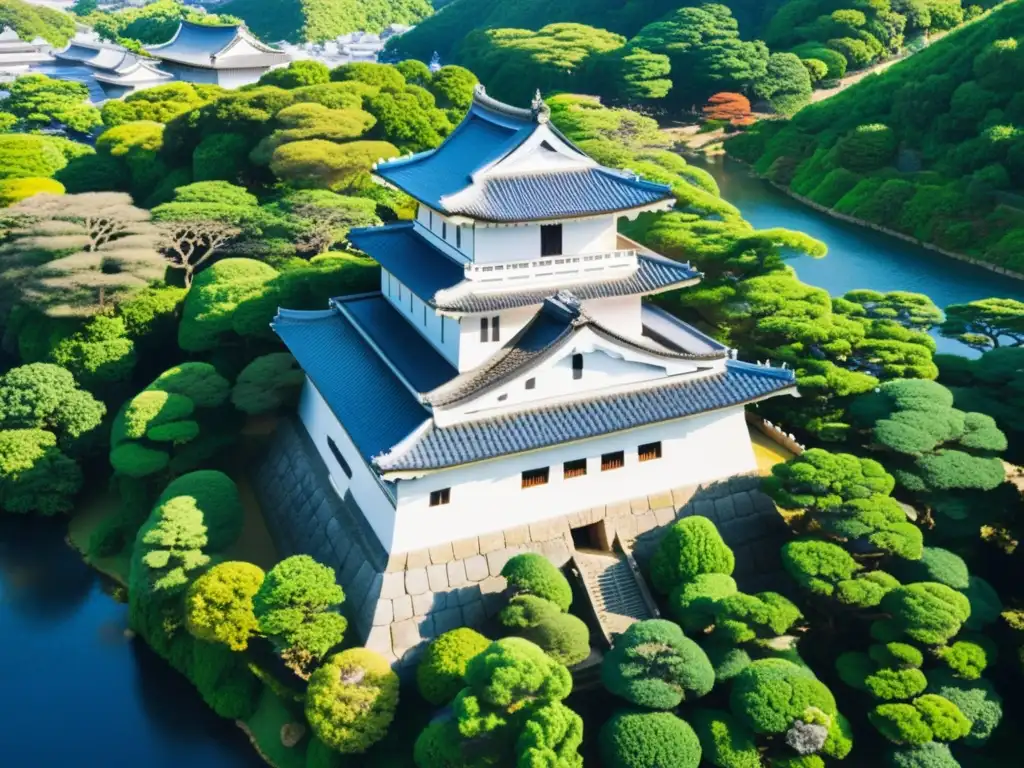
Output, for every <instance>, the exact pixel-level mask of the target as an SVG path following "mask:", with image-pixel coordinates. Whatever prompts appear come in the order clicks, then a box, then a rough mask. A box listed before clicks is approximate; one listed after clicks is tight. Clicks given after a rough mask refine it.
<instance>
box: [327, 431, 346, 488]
mask: <svg viewBox="0 0 1024 768" xmlns="http://www.w3.org/2000/svg"><path fill="white" fill-rule="evenodd" d="M327 447H328V449H330V451H331V454H332V455H333V456H334V460H335V461H337V462H338V464H339V465H340V466H341V471H342V472H344V473H345V477H347V478H349V479H351V477H352V467H350V466H349V465H348V462H347V461H345V457H344V456H342V455H341V450H340V449H339V448H338V444H337V443H335V442H334V440H332V439H331V438H330V437H328V438H327Z"/></svg>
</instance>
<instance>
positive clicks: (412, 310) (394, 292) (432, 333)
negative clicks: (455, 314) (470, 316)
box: [380, 267, 459, 367]
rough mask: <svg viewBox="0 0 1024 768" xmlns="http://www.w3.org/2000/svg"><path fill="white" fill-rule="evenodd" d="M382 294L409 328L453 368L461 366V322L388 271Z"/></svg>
mask: <svg viewBox="0 0 1024 768" xmlns="http://www.w3.org/2000/svg"><path fill="white" fill-rule="evenodd" d="M380 292H381V293H382V294H384V296H385V298H387V300H388V301H389V302H390V303H391V306H393V307H394V308H395V309H396V310H398V312H399V313H400V314H401V315H402V317H404V318H405V319H406V320H407V321H408V322H409V324H410V325H411V326H412V327H413V328H415V329H416V330H417V331H418V332H419V334H420V335H421V336H422V337H423V338H424V339H426V340H427V341H428V342H429V343H430V345H431V346H432V347H433V348H434V349H436V350H437V351H438V352H440V353H441V355H442V356H443V357H444V358H445V359H446V360H447V361H448V362H449V363H451V364H452V365H454V366H456V367H457V366H458V364H459V321H458V320H454V319H452V318H450V317H445V316H443V315H440V314H438V312H437V310H435V309H434V308H433V307H431V306H430V305H428V304H426V303H425V302H424V301H423V299H421V298H420V297H419V296H417V295H416V294H414V293H413V292H412V291H411V290H409V288H408V286H406V285H404V284H403V283H402V282H401V281H400V280H399V279H398V278H397V277H395V276H394V275H392V274H391V273H390V272H388V271H387V270H386V269H384V268H383V267H381V270H380Z"/></svg>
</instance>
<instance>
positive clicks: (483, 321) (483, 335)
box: [480, 317, 490, 341]
mask: <svg viewBox="0 0 1024 768" xmlns="http://www.w3.org/2000/svg"><path fill="white" fill-rule="evenodd" d="M488 339H490V336H488V335H487V318H486V317H481V318H480V341H487V340H488Z"/></svg>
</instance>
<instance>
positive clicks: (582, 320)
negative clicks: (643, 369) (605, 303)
mask: <svg viewBox="0 0 1024 768" xmlns="http://www.w3.org/2000/svg"><path fill="white" fill-rule="evenodd" d="M584 328H586V329H589V330H591V331H593V332H594V333H595V334H596V335H597V336H599V337H601V338H604V339H607V340H610V341H612V342H614V343H616V344H620V345H622V346H624V347H627V348H629V349H633V350H636V351H639V352H643V353H646V354H650V355H655V356H657V357H664V358H669V359H686V360H720V359H722V358H724V357H726V355H727V351H726V350H725V348H724V347H720V348H719V349H717V350H713V351H708V352H702V353H700V354H693V353H690V352H686V351H675V350H671V349H668V348H667V347H656V346H653V345H649V344H645V343H642V342H638V341H635V340H633V339H629V338H626V337H625V336H621V335H620V334H617V333H615V332H614V331H612V330H610V329H608V328H606V327H604V326H603V325H601V324H600V323H597V322H595V321H594V320H592V319H591V318H589V317H587V316H586V314H584V313H583V312H582V309H581V307H580V305H579V303H578V301H577V299H576V297H575V296H574V295H572V294H568V293H564V292H559V293H558V294H556V295H555V296H554V297H551V298H549V299H547V300H546V301H545V302H544V305H543V307H541V310H540V311H539V312H538V313H537V314H536V315H535V316H534V318H533V319H532V320H531V321H530V322H529V323H527V324H526V326H525V327H524V328H523V329H522V330H521V331H520V332H519V333H517V334H516V335H515V336H514V337H513V338H512V339H510V340H509V342H508V343H507V344H505V346H503V347H502V348H501V349H500V350H499V351H498V352H496V353H495V354H494V355H493V356H492V357H491V358H490V359H489V360H488V361H487V362H486V363H484V364H483V365H480V366H478V367H477V368H474V369H473V370H471V371H466V372H465V373H462V374H460V375H459V376H458V377H456V378H453V379H452V380H451V381H449V382H447V383H445V384H443V385H442V386H440V387H439V388H438V389H435V390H434V391H433V392H428V393H427V394H426V395H425V396H424V399H425V400H426V402H427V403H429V404H430V405H433V406H445V405H452V404H454V403H457V402H459V401H461V400H466V399H467V398H471V397H476V396H478V395H481V394H483V393H484V392H487V391H490V390H493V389H494V388H495V387H499V386H501V385H502V384H504V383H505V382H507V381H509V380H510V379H512V378H514V377H515V376H516V375H518V374H519V373H521V372H523V371H525V370H527V369H529V368H532V367H533V366H535V365H537V364H538V363H540V362H541V361H543V360H545V359H547V358H548V357H550V356H551V355H553V354H555V353H556V352H557V351H558V350H559V349H560V348H561V347H562V346H563V344H564V342H566V341H567V340H568V339H570V338H571V337H572V336H574V335H576V334H577V333H579V332H580V331H582V330H583V329H584Z"/></svg>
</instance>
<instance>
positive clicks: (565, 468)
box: [562, 459, 587, 480]
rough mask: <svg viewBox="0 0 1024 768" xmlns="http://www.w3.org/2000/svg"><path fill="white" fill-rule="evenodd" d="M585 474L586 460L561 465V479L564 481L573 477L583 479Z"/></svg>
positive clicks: (576, 460)
mask: <svg viewBox="0 0 1024 768" xmlns="http://www.w3.org/2000/svg"><path fill="white" fill-rule="evenodd" d="M585 474H587V460H586V459H575V460H573V461H567V462H565V464H563V465H562V477H564V478H565V479H566V480H568V479H570V478H573V477H583V476H584V475H585Z"/></svg>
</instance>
